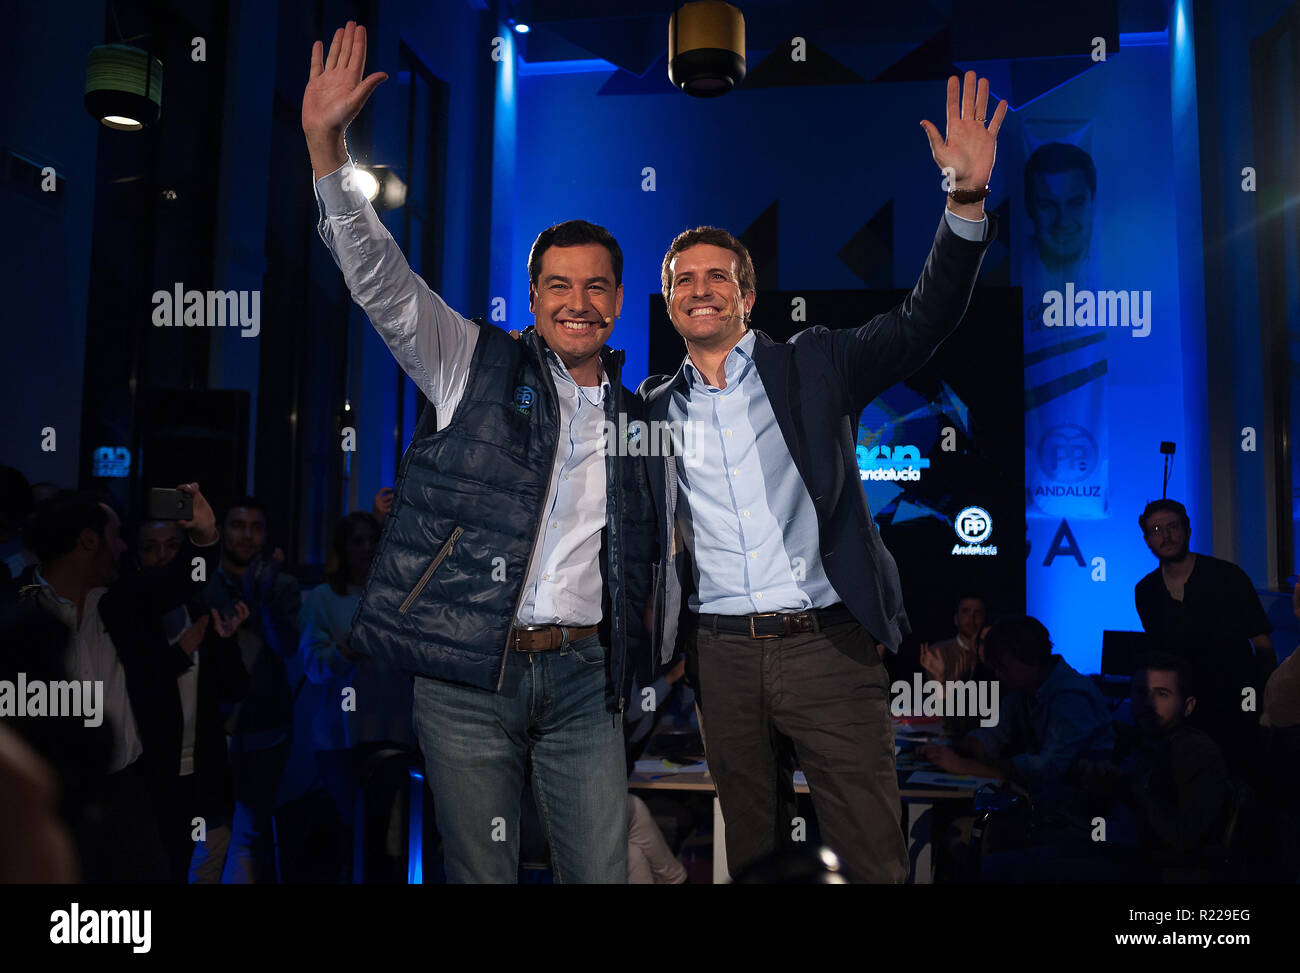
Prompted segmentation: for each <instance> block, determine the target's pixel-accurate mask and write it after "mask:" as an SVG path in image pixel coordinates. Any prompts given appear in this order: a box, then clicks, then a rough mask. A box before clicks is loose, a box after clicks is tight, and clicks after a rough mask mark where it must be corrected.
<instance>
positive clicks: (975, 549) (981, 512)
mask: <svg viewBox="0 0 1300 973" xmlns="http://www.w3.org/2000/svg"><path fill="white" fill-rule="evenodd" d="M952 526H953V530H955V531H956V532H957V536H958V537H959V538H960V539H961V540H962V541H963V542H964V544H954V545H953V546H952V553H953V554H997V552H998V547H997V545H996V544H985V543H984V542H985V541H986V540H988V539H989V538H990V537H992V536H993V518H992V517H991V516H989V512H988V511H987V510H985V509H984V508H983V507H966V508H965V509H963V510H962V511H961V513H959V514H957V516H956V518H955V519H954V520H953V524H952Z"/></svg>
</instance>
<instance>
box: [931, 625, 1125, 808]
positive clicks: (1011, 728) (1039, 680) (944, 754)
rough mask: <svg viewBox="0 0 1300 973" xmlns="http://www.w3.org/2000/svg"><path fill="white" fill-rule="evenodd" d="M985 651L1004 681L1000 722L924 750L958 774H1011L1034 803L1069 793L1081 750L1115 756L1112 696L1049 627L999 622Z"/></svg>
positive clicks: (1047, 803) (1055, 801)
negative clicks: (1075, 664) (1062, 649)
mask: <svg viewBox="0 0 1300 973" xmlns="http://www.w3.org/2000/svg"><path fill="white" fill-rule="evenodd" d="M984 658H985V661H986V662H987V663H988V664H989V666H991V667H992V669H993V671H994V672H995V673H996V675H997V678H998V680H999V682H1000V684H1001V693H1000V697H999V698H1000V706H999V709H1000V713H999V714H998V721H997V723H996V724H995V725H993V726H990V727H982V728H980V729H976V730H974V731H972V732H970V733H968V734H966V736H964V737H962V738H961V739H960V740H958V741H957V742H956V743H955V745H954V748H951V749H950V748H948V747H941V746H935V745H931V746H928V747H922V748H921V750H920V754H921V756H923V757H925V758H926V759H928V760H930V761H932V762H933V763H935V764H936V765H937V766H938V767H940V768H941V769H943V770H945V771H948V772H949V773H954V774H971V775H974V776H976V777H992V778H996V779H998V780H1012V781H1015V782H1017V783H1020V784H1022V785H1023V786H1024V787H1025V789H1026V790H1027V791H1028V792H1029V795H1030V798H1031V800H1032V801H1033V802H1034V804H1035V806H1037V807H1039V808H1041V809H1044V810H1048V809H1052V808H1055V807H1059V806H1060V805H1061V804H1063V803H1064V802H1065V801H1066V800H1067V799H1068V797H1069V795H1070V790H1071V782H1070V771H1071V770H1072V768H1073V767H1074V764H1075V762H1076V761H1077V760H1078V759H1079V758H1080V757H1109V756H1110V754H1111V752H1112V750H1113V749H1114V746H1115V734H1114V731H1113V730H1112V729H1111V725H1110V716H1109V713H1108V712H1107V710H1106V702H1105V700H1104V699H1103V698H1102V695H1101V693H1100V692H1099V691H1098V690H1097V687H1096V686H1094V685H1093V684H1092V682H1091V681H1090V680H1089V679H1088V678H1087V677H1085V676H1081V675H1080V674H1079V673H1077V672H1075V670H1074V669H1073V668H1071V667H1070V665H1069V663H1067V662H1066V661H1065V660H1064V659H1063V658H1061V657H1060V656H1059V655H1053V654H1052V642H1051V638H1050V637H1049V635H1048V632H1047V629H1046V628H1044V627H1043V625H1042V623H1041V622H1039V621H1038V620H1037V619H1036V618H1030V617H1026V616H1022V617H1019V618H1008V619H1004V620H1003V621H1000V622H998V623H997V624H996V625H994V626H993V627H992V628H991V629H990V630H989V633H988V635H987V636H986V638H985V640H984Z"/></svg>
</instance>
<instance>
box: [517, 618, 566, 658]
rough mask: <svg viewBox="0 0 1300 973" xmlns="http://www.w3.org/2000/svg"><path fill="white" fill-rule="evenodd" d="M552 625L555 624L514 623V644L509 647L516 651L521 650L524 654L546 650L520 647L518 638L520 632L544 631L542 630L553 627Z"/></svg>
mask: <svg viewBox="0 0 1300 973" xmlns="http://www.w3.org/2000/svg"><path fill="white" fill-rule="evenodd" d="M554 627H555V626H553V625H516V626H515V644H514V645H513V646H511V648H513V649H514V650H515V651H516V652H523V653H524V654H526V655H531V654H532V653H534V652H542V651H546V650H544V649H525V648H522V647H521V644H520V643H521V640H520V638H519V636H520V635H521V634H523V633H524V632H544V631H546V630H547V629H549V628H554Z"/></svg>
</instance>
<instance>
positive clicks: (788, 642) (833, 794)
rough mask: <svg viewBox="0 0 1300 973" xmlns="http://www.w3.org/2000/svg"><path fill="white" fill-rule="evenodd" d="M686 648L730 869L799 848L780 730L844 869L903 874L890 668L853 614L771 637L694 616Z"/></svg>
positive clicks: (861, 876) (858, 876)
mask: <svg viewBox="0 0 1300 973" xmlns="http://www.w3.org/2000/svg"><path fill="white" fill-rule="evenodd" d="M687 652H688V654H689V653H694V654H695V655H696V659H695V660H694V661H695V662H696V663H697V665H696V668H697V669H698V678H699V690H700V709H701V712H702V714H703V716H704V725H705V733H706V736H705V750H706V754H707V757H708V761H709V772H710V774H711V775H712V777H713V779H714V782H715V784H716V785H717V789H718V800H719V801H720V802H721V805H722V816H723V818H724V820H725V821H726V825H727V828H726V832H727V866H728V870H729V871H730V872H731V874H732V876H733V877H734V876H735V875H737V874H739V872H740V871H741V870H743V869H744V868H745V867H746V866H747V865H750V864H753V863H755V862H757V861H760V860H762V859H763V858H765V857H767V856H769V855H771V854H773V853H774V852H778V851H790V850H794V849H796V848H798V847H799V845H798V842H799V841H800V840H801V835H802V834H803V829H802V828H801V827H800V822H798V821H797V820H795V814H796V805H795V798H794V784H793V782H792V780H791V776H792V768H791V767H790V765H789V760H788V758H786V757H785V756H784V755H783V750H784V749H786V748H783V746H782V742H783V741H782V740H781V738H780V736H779V735H784V736H785V737H786V738H788V739H789V741H790V742H792V743H793V744H794V751H795V756H797V758H798V761H799V764H800V766H801V768H802V769H803V772H804V774H805V776H806V777H807V778H808V786H809V789H810V790H811V791H812V801H813V808H814V809H815V811H816V812H817V821H818V824H819V825H820V829H821V836H822V841H823V843H824V844H825V845H826V846H827V847H828V848H830V849H831V850H832V851H834V852H835V854H836V855H838V856H839V858H840V862H841V864H842V867H843V869H844V872H845V874H846V875H847V876H848V877H849V878H850V879H851V880H853V881H858V882H880V883H901V882H903V881H905V880H906V878H907V867H908V862H907V846H906V843H905V841H904V837H903V830H902V824H901V820H900V817H901V805H900V801H899V795H898V777H897V774H896V772H895V769H894V734H893V728H892V726H891V724H890V719H889V676H888V674H887V672H886V670H885V665H884V663H883V662H882V661H881V659H880V656H879V655H878V654H877V652H876V648H875V639H874V638H872V637H871V635H870V633H868V632H867V630H866V629H864V628H863V627H862V626H861V625H859V624H858V623H856V622H849V623H847V624H844V625H836V626H833V627H831V628H828V629H825V630H824V631H822V632H812V633H807V634H802V635H789V636H783V637H781V638H772V639H753V638H750V637H749V636H748V635H735V634H730V633H719V634H713V633H712V632H711V631H710V630H709V629H708V628H707V627H696V628H695V630H694V631H693V632H691V631H688V633H687Z"/></svg>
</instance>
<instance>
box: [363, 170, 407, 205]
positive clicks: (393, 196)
mask: <svg viewBox="0 0 1300 973" xmlns="http://www.w3.org/2000/svg"><path fill="white" fill-rule="evenodd" d="M357 189H359V190H360V191H361V192H363V193H365V196H366V199H368V200H370V202H372V203H374V206H375V209H377V210H386V209H399V208H400V207H402V206H405V205H406V183H404V182H402V180H401V179H400V178H398V175H397V173H396V172H395V171H394V170H393V167H392V166H357Z"/></svg>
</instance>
